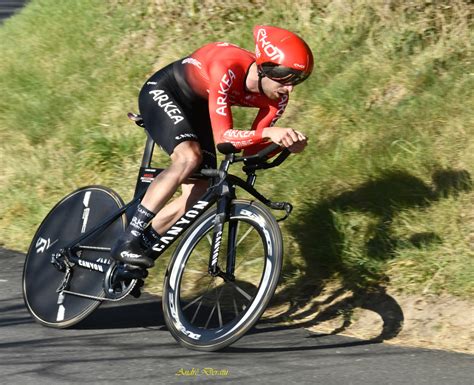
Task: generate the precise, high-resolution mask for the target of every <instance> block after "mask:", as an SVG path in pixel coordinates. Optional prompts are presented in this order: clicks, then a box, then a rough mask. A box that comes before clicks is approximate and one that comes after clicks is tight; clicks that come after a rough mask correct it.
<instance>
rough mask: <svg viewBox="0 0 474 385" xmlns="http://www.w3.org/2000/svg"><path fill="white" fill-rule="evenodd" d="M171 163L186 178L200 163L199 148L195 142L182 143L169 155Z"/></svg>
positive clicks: (200, 153) (200, 154)
mask: <svg viewBox="0 0 474 385" xmlns="http://www.w3.org/2000/svg"><path fill="white" fill-rule="evenodd" d="M171 162H172V164H173V165H174V166H175V167H179V168H180V169H181V170H182V172H183V174H185V175H186V176H187V175H189V174H191V173H192V172H193V171H195V170H196V169H197V168H198V167H199V166H200V164H201V162H202V152H201V146H200V145H199V143H197V142H183V143H180V144H179V145H178V146H176V148H175V149H174V151H173V153H172V154H171Z"/></svg>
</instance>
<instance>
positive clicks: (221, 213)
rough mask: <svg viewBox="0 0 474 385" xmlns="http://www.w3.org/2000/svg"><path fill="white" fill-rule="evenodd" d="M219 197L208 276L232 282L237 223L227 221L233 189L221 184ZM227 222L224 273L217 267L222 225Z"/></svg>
mask: <svg viewBox="0 0 474 385" xmlns="http://www.w3.org/2000/svg"><path fill="white" fill-rule="evenodd" d="M220 188H221V191H220V196H221V198H220V199H219V201H218V203H217V212H216V216H215V218H214V231H213V235H212V242H211V253H210V256H209V270H208V271H209V274H211V275H212V276H213V277H221V278H222V279H223V280H224V281H234V280H235V277H234V269H235V246H236V239H235V238H236V234H237V223H233V222H231V221H229V219H230V204H231V201H232V199H234V198H235V188H234V187H232V186H229V184H228V183H225V182H224V183H222V185H221V186H220ZM226 221H228V240H227V261H226V271H222V270H221V268H220V267H219V265H218V260H219V252H220V249H221V243H222V236H223V233H224V224H225V222H226Z"/></svg>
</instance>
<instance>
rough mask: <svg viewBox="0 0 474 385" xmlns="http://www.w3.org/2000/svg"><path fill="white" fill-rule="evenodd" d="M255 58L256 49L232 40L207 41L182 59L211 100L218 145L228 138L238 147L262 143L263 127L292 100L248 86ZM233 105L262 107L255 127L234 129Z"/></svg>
mask: <svg viewBox="0 0 474 385" xmlns="http://www.w3.org/2000/svg"><path fill="white" fill-rule="evenodd" d="M253 62H255V55H254V54H253V53H251V52H250V51H247V50H245V49H242V48H240V47H238V46H236V45H233V44H229V43H210V44H207V45H205V46H203V47H201V48H199V49H198V50H197V51H195V52H193V53H192V54H191V55H190V56H189V57H187V58H186V59H184V60H183V61H182V63H183V64H184V65H185V71H184V73H185V77H186V81H187V82H188V84H189V85H190V87H191V88H192V89H193V91H194V92H196V94H198V95H199V96H201V97H203V98H205V99H208V100H209V114H210V118H211V124H212V131H213V136H214V143H215V144H216V145H217V144H219V143H224V142H228V143H232V144H233V145H234V147H235V148H237V149H245V148H248V147H252V146H253V147H254V148H256V147H261V146H255V145H256V144H259V143H262V142H263V141H264V139H263V138H262V131H263V129H264V128H265V127H269V126H273V125H274V124H275V123H276V121H277V120H278V118H279V117H280V116H281V115H282V114H283V111H284V110H285V108H286V105H287V104H288V95H282V96H281V97H280V99H279V100H271V99H270V98H268V97H267V96H265V95H261V94H259V93H253V92H250V91H248V90H247V89H246V87H245V80H246V77H247V73H248V71H249V68H250V66H251V64H252V63H253ZM231 106H242V107H257V108H259V109H260V110H259V112H258V114H257V117H256V118H255V121H254V122H253V124H252V129H251V130H249V131H244V130H236V129H234V126H233V121H232V111H231ZM249 150H250V149H249ZM252 150H253V149H252ZM252 152H254V151H252Z"/></svg>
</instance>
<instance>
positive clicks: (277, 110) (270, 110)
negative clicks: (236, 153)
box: [244, 95, 289, 157]
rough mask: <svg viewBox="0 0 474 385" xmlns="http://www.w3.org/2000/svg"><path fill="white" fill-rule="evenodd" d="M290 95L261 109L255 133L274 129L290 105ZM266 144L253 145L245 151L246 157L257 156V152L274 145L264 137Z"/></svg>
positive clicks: (275, 152) (276, 151) (254, 127)
mask: <svg viewBox="0 0 474 385" xmlns="http://www.w3.org/2000/svg"><path fill="white" fill-rule="evenodd" d="M288 99H289V98H288V95H282V96H281V98H280V99H279V100H278V101H277V102H276V103H271V104H268V105H267V106H265V107H263V108H260V110H259V112H258V114H257V117H256V118H255V120H254V122H253V124H252V129H253V130H255V131H260V132H262V136H263V130H264V129H265V128H266V127H273V126H274V125H275V123H276V122H277V120H278V119H279V118H280V117H281V115H282V114H283V112H284V111H285V108H286V106H287V105H288ZM263 140H264V142H262V143H257V144H255V145H252V146H250V147H248V148H246V149H245V150H244V155H246V156H249V155H253V154H256V153H257V152H259V151H261V150H263V149H264V148H265V147H267V146H269V145H271V144H272V142H270V141H268V138H266V137H263ZM282 150H283V149H279V150H275V151H274V152H272V153H271V154H270V155H269V157H272V156H275V155H276V154H278V153H280V152H281V151H282Z"/></svg>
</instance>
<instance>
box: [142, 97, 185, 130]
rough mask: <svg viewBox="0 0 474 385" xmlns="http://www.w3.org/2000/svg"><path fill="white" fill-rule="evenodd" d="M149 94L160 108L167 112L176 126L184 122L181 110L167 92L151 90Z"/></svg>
mask: <svg viewBox="0 0 474 385" xmlns="http://www.w3.org/2000/svg"><path fill="white" fill-rule="evenodd" d="M149 94H150V95H153V100H154V101H155V102H157V104H158V107H160V108H161V109H162V110H163V111H165V112H166V114H167V115H168V116H169V118H170V119H171V120H172V121H173V123H174V124H175V125H176V124H178V123H179V122H181V121H183V120H184V117H183V115H182V112H181V110H180V109H179V108H178V107H177V106H176V105H175V104H174V103H173V101H172V100H170V99H171V98H170V97H169V96H168V94H167V93H166V92H165V91H163V90H151V91H150V92H149Z"/></svg>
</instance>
